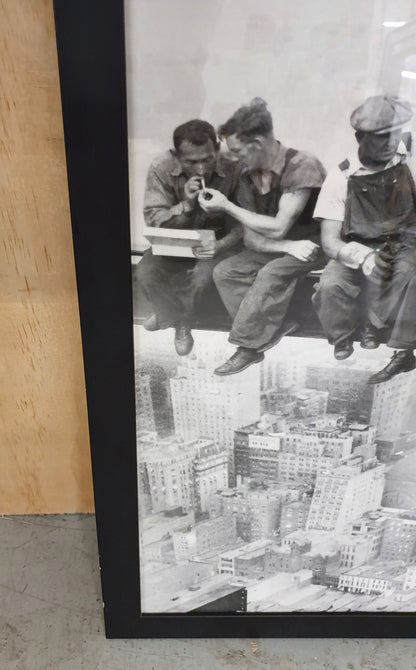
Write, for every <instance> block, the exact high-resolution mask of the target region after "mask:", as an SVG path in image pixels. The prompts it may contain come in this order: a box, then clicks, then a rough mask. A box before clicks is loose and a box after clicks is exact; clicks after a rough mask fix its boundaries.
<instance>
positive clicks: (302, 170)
mask: <svg viewBox="0 0 416 670" xmlns="http://www.w3.org/2000/svg"><path fill="white" fill-rule="evenodd" d="M325 177H326V170H325V168H324V166H323V165H322V163H321V162H320V161H319V160H318V159H317V158H316V157H315V156H314V155H313V154H311V153H309V152H307V151H298V152H297V153H296V154H295V155H294V156H293V158H292V159H291V160H290V161H289V163H288V165H287V168H286V169H285V170H284V172H283V174H282V181H281V188H282V192H283V193H293V192H294V191H298V190H299V189H302V188H320V187H321V186H322V183H323V181H324V179H325Z"/></svg>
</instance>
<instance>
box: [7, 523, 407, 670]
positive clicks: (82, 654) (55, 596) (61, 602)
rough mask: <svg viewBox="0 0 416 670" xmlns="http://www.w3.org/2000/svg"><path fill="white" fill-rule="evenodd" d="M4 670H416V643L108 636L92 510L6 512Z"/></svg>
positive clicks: (403, 641) (401, 641)
mask: <svg viewBox="0 0 416 670" xmlns="http://www.w3.org/2000/svg"><path fill="white" fill-rule="evenodd" d="M0 593H1V613H0V625H1V629H0V631H1V632H0V670H49V669H52V670H167V669H169V670H171V669H176V668H178V669H179V668H180V669H181V670H195V668H198V670H217V669H218V670H227V669H232V670H240V669H241V670H251V668H253V670H257V669H259V668H273V669H276V670H306V669H307V670H414V669H415V668H416V642H415V641H414V640H352V639H351V640H284V639H280V640H256V641H255V640H220V639H219V640H106V639H105V637H104V624H103V614H102V604H101V598H100V580H99V571H98V557H97V543H96V533H95V522H94V516H92V515H48V516H12V517H10V516H8V517H0Z"/></svg>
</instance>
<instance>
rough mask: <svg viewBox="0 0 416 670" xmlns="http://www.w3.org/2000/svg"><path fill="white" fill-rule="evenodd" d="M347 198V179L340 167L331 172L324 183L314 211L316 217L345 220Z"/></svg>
mask: <svg viewBox="0 0 416 670" xmlns="http://www.w3.org/2000/svg"><path fill="white" fill-rule="evenodd" d="M346 198H347V179H346V178H345V175H344V174H343V173H342V172H341V170H340V169H339V168H337V169H335V170H332V171H331V172H329V174H328V176H327V178H326V179H325V181H324V183H323V184H322V187H321V191H320V193H319V196H318V200H317V203H316V206H315V211H314V213H313V218H314V219H321V220H322V219H330V220H332V221H343V220H344V216H345V201H346Z"/></svg>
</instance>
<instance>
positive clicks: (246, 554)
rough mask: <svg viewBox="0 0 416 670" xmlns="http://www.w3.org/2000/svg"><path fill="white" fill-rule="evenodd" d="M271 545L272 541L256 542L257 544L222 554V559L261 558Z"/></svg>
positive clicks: (248, 544) (249, 544) (245, 545)
mask: <svg viewBox="0 0 416 670" xmlns="http://www.w3.org/2000/svg"><path fill="white" fill-rule="evenodd" d="M271 544H272V542H271V540H255V542H249V543H247V544H244V545H243V546H242V547H238V548H237V549H230V550H228V551H224V552H222V553H221V558H228V559H233V558H255V556H261V555H262V554H263V553H264V552H265V549H266V547H269V546H271Z"/></svg>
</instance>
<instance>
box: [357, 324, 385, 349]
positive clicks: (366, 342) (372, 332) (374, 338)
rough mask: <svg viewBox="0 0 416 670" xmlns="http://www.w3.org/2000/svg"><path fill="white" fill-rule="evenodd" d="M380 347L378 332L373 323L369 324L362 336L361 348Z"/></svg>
mask: <svg viewBox="0 0 416 670" xmlns="http://www.w3.org/2000/svg"><path fill="white" fill-rule="evenodd" d="M379 346H380V340H379V335H378V330H377V328H376V327H375V326H373V325H372V324H371V323H367V325H366V326H365V328H364V330H363V332H362V335H361V342H360V347H362V348H363V349H377V348H378V347H379Z"/></svg>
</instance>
